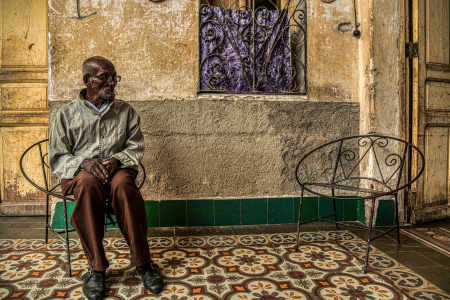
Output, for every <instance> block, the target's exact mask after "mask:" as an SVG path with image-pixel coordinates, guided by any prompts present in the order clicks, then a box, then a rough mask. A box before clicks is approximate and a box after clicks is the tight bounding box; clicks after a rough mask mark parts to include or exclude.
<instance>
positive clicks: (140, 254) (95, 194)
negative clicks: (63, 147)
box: [61, 169, 151, 271]
mask: <svg viewBox="0 0 450 300" xmlns="http://www.w3.org/2000/svg"><path fill="white" fill-rule="evenodd" d="M136 176H137V171H135V170H133V169H119V170H118V171H117V172H116V173H115V174H114V176H113V178H112V179H111V181H110V183H109V184H108V185H103V184H102V183H101V182H100V181H99V180H98V179H97V178H96V177H95V176H93V175H91V174H90V173H88V172H86V171H80V172H79V173H78V174H77V175H76V176H75V178H73V179H63V180H61V186H62V190H63V193H64V194H65V195H72V194H73V195H74V196H75V210H74V211H73V214H72V217H71V218H70V224H71V225H72V226H73V227H74V228H75V229H76V231H77V232H78V236H79V237H80V240H81V245H82V246H83V249H84V252H85V253H86V256H87V258H88V262H89V265H90V266H91V268H92V269H93V270H95V271H105V270H106V269H107V268H108V266H109V264H108V261H107V259H106V256H105V250H104V248H103V243H102V241H103V236H104V224H105V201H106V198H109V199H110V200H111V206H112V208H113V210H114V213H115V215H116V219H117V223H118V224H119V227H120V230H121V231H122V234H123V236H124V237H125V240H126V241H127V243H128V246H129V247H130V254H131V264H132V265H133V266H141V265H144V264H146V263H148V262H150V260H151V259H150V251H149V247H148V242H147V221H146V215H145V206H144V200H143V199H142V196H141V193H140V192H139V189H138V188H137V187H136V183H135V179H136Z"/></svg>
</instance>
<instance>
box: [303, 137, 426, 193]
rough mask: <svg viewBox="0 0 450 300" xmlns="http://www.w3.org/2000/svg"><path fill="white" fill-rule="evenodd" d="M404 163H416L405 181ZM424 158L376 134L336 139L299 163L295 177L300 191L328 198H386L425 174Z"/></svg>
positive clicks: (407, 146)
mask: <svg viewBox="0 0 450 300" xmlns="http://www.w3.org/2000/svg"><path fill="white" fill-rule="evenodd" d="M407 161H410V162H411V161H414V162H417V165H418V169H417V172H416V174H415V175H414V176H413V177H411V178H407V177H408V176H405V174H406V173H407V172H405V166H406V162H407ZM424 165H425V161H424V156H423V154H422V152H421V151H420V150H419V149H418V148H417V147H415V146H414V145H412V144H410V143H408V142H406V141H404V140H401V139H399V138H396V137H389V136H382V135H376V134H369V135H359V136H350V137H345V138H341V139H336V140H333V141H330V142H328V143H325V144H323V145H320V146H318V147H316V148H314V149H313V150H311V151H309V152H308V153H306V154H305V155H303V157H302V158H301V159H300V160H299V162H298V164H297V167H296V170H295V172H296V173H295V176H296V180H297V182H298V184H299V185H300V186H301V188H302V189H304V190H306V191H307V192H310V193H312V194H315V195H320V196H324V197H328V196H330V195H341V196H342V197H346V198H347V197H352V196H355V197H357V198H359V199H361V198H362V199H365V198H371V197H373V195H375V194H376V195H377V196H379V195H383V194H385V195H388V194H393V193H396V192H398V191H399V190H401V189H403V188H405V187H407V186H410V185H411V184H412V183H413V182H415V181H416V180H417V179H418V178H419V177H420V175H421V174H422V172H423V170H424Z"/></svg>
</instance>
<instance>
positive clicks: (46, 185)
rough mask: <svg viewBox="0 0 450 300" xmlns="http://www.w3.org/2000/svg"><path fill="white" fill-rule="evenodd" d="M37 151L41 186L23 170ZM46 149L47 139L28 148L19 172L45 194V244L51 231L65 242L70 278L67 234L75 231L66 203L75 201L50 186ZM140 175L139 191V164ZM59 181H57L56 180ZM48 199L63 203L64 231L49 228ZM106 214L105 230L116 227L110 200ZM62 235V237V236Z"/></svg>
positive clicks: (24, 153) (142, 174) (21, 158)
mask: <svg viewBox="0 0 450 300" xmlns="http://www.w3.org/2000/svg"><path fill="white" fill-rule="evenodd" d="M35 149H37V150H38V151H39V159H40V163H41V168H42V177H41V178H40V179H42V182H43V186H42V185H41V184H40V183H38V181H40V179H38V178H33V179H32V178H30V176H29V174H28V173H27V172H26V171H25V169H24V159H25V158H26V157H27V156H29V155H30V153H31V152H32V151H33V150H35ZM46 149H48V139H45V140H41V141H39V142H36V143H34V144H33V145H31V146H30V147H28V148H27V149H26V150H25V151H24V152H23V153H22V155H21V157H20V161H19V166H20V171H21V172H22V175H23V177H25V179H26V180H27V181H28V182H29V183H30V184H31V185H33V186H34V187H35V188H36V189H38V190H40V191H42V192H44V193H45V197H46V208H45V243H46V244H47V243H48V231H49V230H51V231H52V232H54V233H55V234H56V235H57V236H58V237H59V238H61V239H63V240H65V243H66V253H67V265H68V274H69V276H72V269H71V263H70V247H69V232H72V231H75V229H69V224H68V216H67V201H71V202H74V201H75V199H74V198H72V197H70V196H64V195H63V194H62V193H61V191H60V189H59V187H60V183H59V182H58V183H57V184H54V185H51V184H50V177H51V174H50V166H49V165H48V162H47V159H48V153H47V152H46V151H47V150H46ZM139 174H140V175H138V178H137V179H136V181H137V187H138V188H139V189H140V188H141V187H142V186H143V185H144V182H145V179H146V173H145V168H144V166H143V165H142V163H140V172H139ZM58 181H59V180H58ZM50 197H55V198H58V199H61V200H62V201H63V203H64V226H65V228H64V229H59V230H58V229H53V228H52V227H51V225H50V224H49V217H50V216H49V202H50ZM105 205H106V213H105V230H106V227H107V226H108V225H116V222H115V220H114V217H113V215H114V211H113V209H112V207H111V201H110V199H107V200H106V204H105ZM63 234H64V237H63V236H62V235H63Z"/></svg>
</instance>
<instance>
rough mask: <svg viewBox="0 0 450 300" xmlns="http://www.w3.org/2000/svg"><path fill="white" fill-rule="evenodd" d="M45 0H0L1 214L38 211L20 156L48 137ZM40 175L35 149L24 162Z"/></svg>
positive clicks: (40, 200) (40, 203)
mask: <svg viewBox="0 0 450 300" xmlns="http://www.w3.org/2000/svg"><path fill="white" fill-rule="evenodd" d="M47 77H48V76H47V1H46V0H14V1H11V0H0V192H1V193H0V196H1V198H0V213H1V214H4V215H5V214H6V215H24V214H26V215H29V214H41V213H42V212H43V211H44V210H43V208H44V199H45V198H44V196H43V195H42V193H38V192H37V191H36V189H35V188H34V187H32V186H31V185H30V184H28V183H27V182H26V181H25V179H24V178H23V176H22V175H21V173H20V170H19V158H20V156H21V154H22V153H23V151H24V150H25V149H26V148H27V147H28V146H30V145H31V144H32V143H34V142H36V141H38V140H41V139H45V138H47V136H48V104H47ZM25 166H26V167H27V168H28V170H29V172H30V174H31V177H33V178H41V177H42V170H41V169H40V165H39V155H38V153H32V155H31V159H30V160H28V161H26V163H25Z"/></svg>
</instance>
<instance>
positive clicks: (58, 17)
mask: <svg viewBox="0 0 450 300" xmlns="http://www.w3.org/2000/svg"><path fill="white" fill-rule="evenodd" d="M81 3H82V9H81V12H82V14H83V15H89V14H90V13H93V12H95V13H96V14H95V15H93V16H91V17H89V18H86V19H82V20H78V19H72V18H68V17H70V16H74V15H76V1H66V0H49V31H50V33H49V34H50V49H49V51H50V55H49V64H50V78H49V101H53V100H69V99H71V98H72V97H74V95H76V94H77V93H78V90H79V88H80V87H81V86H82V80H81V75H80V74H81V73H80V72H81V64H82V63H83V61H84V60H85V59H86V58H88V57H91V56H94V55H101V56H105V57H107V58H109V59H110V60H111V61H112V62H113V63H114V64H115V66H116V69H117V72H118V74H120V75H121V76H122V78H123V81H122V82H121V83H120V85H119V86H118V88H117V92H118V97H120V98H122V99H127V100H136V101H140V100H148V99H149V98H152V99H167V98H169V99H186V98H192V97H194V95H196V90H197V83H196V78H197V75H196V74H197V60H198V59H197V52H198V50H197V46H196V45H197V31H198V29H197V27H198V26H197V23H198V15H197V10H198V9H197V7H198V4H197V1H192V0H177V1H173V0H172V1H166V2H164V3H159V4H157V3H153V2H150V1H137V0H132V1H124V0H109V1H104V0H97V1H81Z"/></svg>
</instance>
